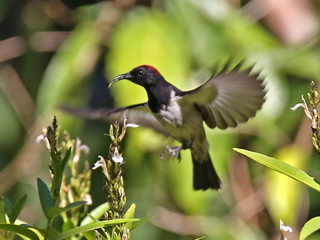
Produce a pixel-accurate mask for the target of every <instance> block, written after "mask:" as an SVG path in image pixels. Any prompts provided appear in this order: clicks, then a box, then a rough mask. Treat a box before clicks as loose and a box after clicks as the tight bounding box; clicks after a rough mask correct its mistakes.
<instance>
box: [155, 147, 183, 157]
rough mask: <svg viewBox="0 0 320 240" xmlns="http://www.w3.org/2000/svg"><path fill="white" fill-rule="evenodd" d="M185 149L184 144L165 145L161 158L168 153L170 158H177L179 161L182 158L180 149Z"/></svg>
mask: <svg viewBox="0 0 320 240" xmlns="http://www.w3.org/2000/svg"><path fill="white" fill-rule="evenodd" d="M182 149H183V147H182V146H179V147H177V146H165V147H164V149H163V151H162V153H161V156H160V157H161V158H164V157H165V156H166V155H167V156H168V159H172V158H177V159H178V160H179V161H180V160H181V154H180V151H181V150H182Z"/></svg>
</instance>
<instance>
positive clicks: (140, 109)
mask: <svg viewBox="0 0 320 240" xmlns="http://www.w3.org/2000/svg"><path fill="white" fill-rule="evenodd" d="M61 109H62V110H63V111H65V112H67V113H70V114H72V115H75V116H79V117H82V118H87V119H93V120H105V121H108V122H114V121H118V122H120V123H122V122H123V120H124V118H126V119H127V120H128V122H129V123H135V124H138V125H141V126H143V127H147V128H152V129H153V130H155V131H156V132H158V133H161V134H163V135H165V136H169V134H168V132H167V131H166V130H165V129H164V128H163V127H162V125H161V124H160V123H159V122H158V120H157V119H156V118H155V117H154V116H153V114H152V112H151V111H150V108H149V106H148V104H147V103H141V104H135V105H131V106H128V107H122V108H110V109H107V108H103V109H92V108H82V109H79V108H72V107H67V106H62V107H61Z"/></svg>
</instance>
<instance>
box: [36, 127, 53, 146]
mask: <svg viewBox="0 0 320 240" xmlns="http://www.w3.org/2000/svg"><path fill="white" fill-rule="evenodd" d="M42 132H43V134H41V135H39V136H38V137H37V138H36V143H40V142H41V141H44V143H45V144H46V147H47V148H48V149H49V150H51V147H50V142H49V140H48V137H47V129H46V128H43V129H42Z"/></svg>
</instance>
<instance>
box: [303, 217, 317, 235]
mask: <svg viewBox="0 0 320 240" xmlns="http://www.w3.org/2000/svg"><path fill="white" fill-rule="evenodd" d="M319 229H320V217H315V218H312V219H310V220H309V221H308V222H306V223H305V224H304V225H303V227H302V229H301V232H300V235H299V240H304V239H306V238H307V237H308V236H310V235H311V234H312V233H314V232H315V231H317V230H319Z"/></svg>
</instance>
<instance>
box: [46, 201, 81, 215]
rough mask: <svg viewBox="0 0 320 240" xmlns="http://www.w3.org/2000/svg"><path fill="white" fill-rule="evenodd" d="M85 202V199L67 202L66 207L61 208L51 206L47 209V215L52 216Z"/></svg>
mask: <svg viewBox="0 0 320 240" xmlns="http://www.w3.org/2000/svg"><path fill="white" fill-rule="evenodd" d="M85 203H86V202H85V201H79V202H74V203H71V204H69V205H68V206H66V207H63V208H59V207H56V206H53V207H51V208H50V209H48V217H49V218H53V217H55V216H57V215H59V214H60V213H62V212H65V211H68V210H70V209H72V208H75V207H79V206H81V205H84V204H85Z"/></svg>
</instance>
